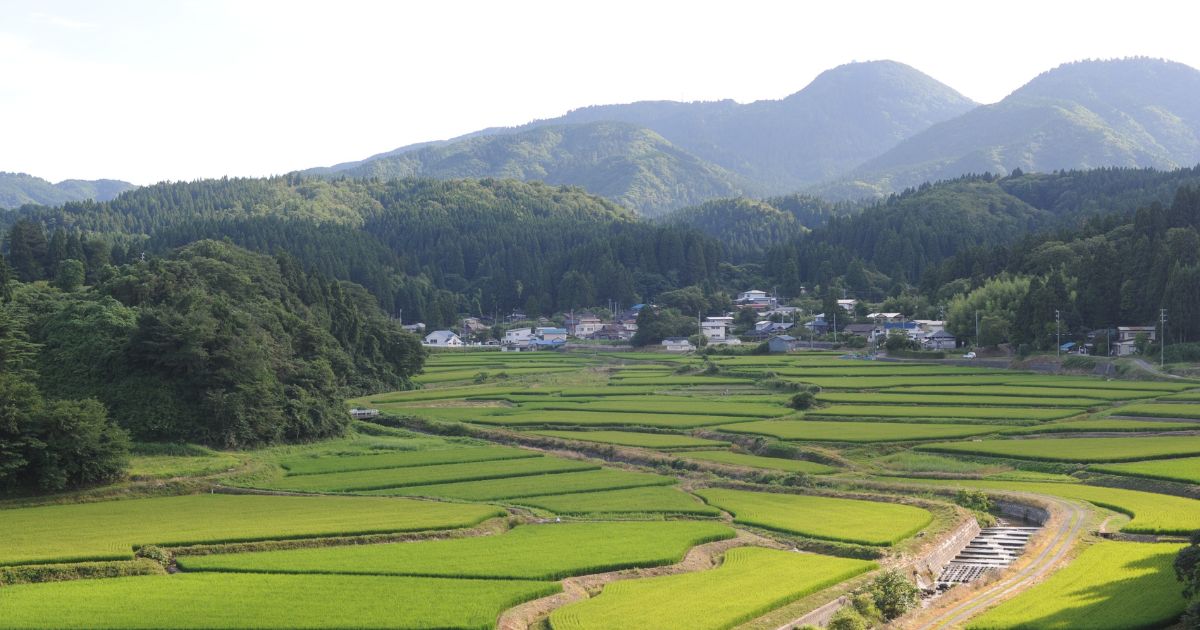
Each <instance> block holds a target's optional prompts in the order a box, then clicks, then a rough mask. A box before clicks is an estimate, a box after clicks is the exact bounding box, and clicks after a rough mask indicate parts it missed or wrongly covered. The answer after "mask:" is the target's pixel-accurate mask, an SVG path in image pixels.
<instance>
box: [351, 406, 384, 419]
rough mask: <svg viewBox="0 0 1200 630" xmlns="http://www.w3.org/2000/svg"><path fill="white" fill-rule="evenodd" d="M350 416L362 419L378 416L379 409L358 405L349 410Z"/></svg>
mask: <svg viewBox="0 0 1200 630" xmlns="http://www.w3.org/2000/svg"><path fill="white" fill-rule="evenodd" d="M350 417H351V418H354V419H355V420H363V419H366V418H378V417H379V410H378V409H360V408H359V407H355V408H354V409H351V410H350Z"/></svg>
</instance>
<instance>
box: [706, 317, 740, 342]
mask: <svg viewBox="0 0 1200 630" xmlns="http://www.w3.org/2000/svg"><path fill="white" fill-rule="evenodd" d="M731 325H733V318H732V317H709V318H707V319H705V320H704V321H703V322H700V332H701V333H703V334H704V336H705V337H706V338H708V340H709V341H710V342H723V341H725V340H726V339H727V338H728V337H729V327H730V326H731Z"/></svg>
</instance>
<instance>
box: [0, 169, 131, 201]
mask: <svg viewBox="0 0 1200 630" xmlns="http://www.w3.org/2000/svg"><path fill="white" fill-rule="evenodd" d="M134 188H137V186H134V185H133V184H131V183H129V182H124V181H121V180H116V179H95V180H84V179H64V180H63V181H61V182H58V183H56V184H52V183H50V182H49V181H47V180H45V179H42V178H40V177H36V176H34V175H30V174H28V173H8V172H4V171H0V209H2V208H19V207H21V206H23V205H25V204H27V203H32V204H37V205H42V206H57V205H61V204H63V203H66V202H68V201H84V200H86V199H92V200H95V201H109V200H111V199H114V198H116V197H117V195H120V194H121V193H123V192H125V191H127V190H132V189H134Z"/></svg>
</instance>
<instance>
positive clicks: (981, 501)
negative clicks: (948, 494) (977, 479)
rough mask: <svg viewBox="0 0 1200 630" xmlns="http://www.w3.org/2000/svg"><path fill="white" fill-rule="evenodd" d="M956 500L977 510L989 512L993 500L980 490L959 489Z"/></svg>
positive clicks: (970, 508)
mask: <svg viewBox="0 0 1200 630" xmlns="http://www.w3.org/2000/svg"><path fill="white" fill-rule="evenodd" d="M954 502H955V503H957V504H959V505H961V506H963V507H965V508H967V509H968V510H975V511H976V512H987V511H990V510H991V509H992V500H991V499H989V498H988V495H986V494H984V493H983V492H980V491H979V490H959V491H958V494H957V495H955V496H954Z"/></svg>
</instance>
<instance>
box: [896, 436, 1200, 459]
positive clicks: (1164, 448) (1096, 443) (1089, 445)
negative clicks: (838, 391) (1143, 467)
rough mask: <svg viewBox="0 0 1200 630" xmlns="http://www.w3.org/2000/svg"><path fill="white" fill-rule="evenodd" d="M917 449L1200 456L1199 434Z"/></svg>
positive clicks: (1028, 455) (1026, 455)
mask: <svg viewBox="0 0 1200 630" xmlns="http://www.w3.org/2000/svg"><path fill="white" fill-rule="evenodd" d="M917 450H921V451H935V452H940V453H965V454H968V455H986V456H992V457H1008V458H1013V459H1032V460H1041V461H1055V462H1081V463H1109V462H1132V461H1137V460H1143V459H1160V458H1169V457H1184V456H1189V455H1200V436H1165V437H1139V438H1122V437H1108V438H1087V437H1084V438H1044V439H1028V440H1025V439H1021V440H984V441H980V442H941V443H935V444H923V445H920V446H918V447H917Z"/></svg>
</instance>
